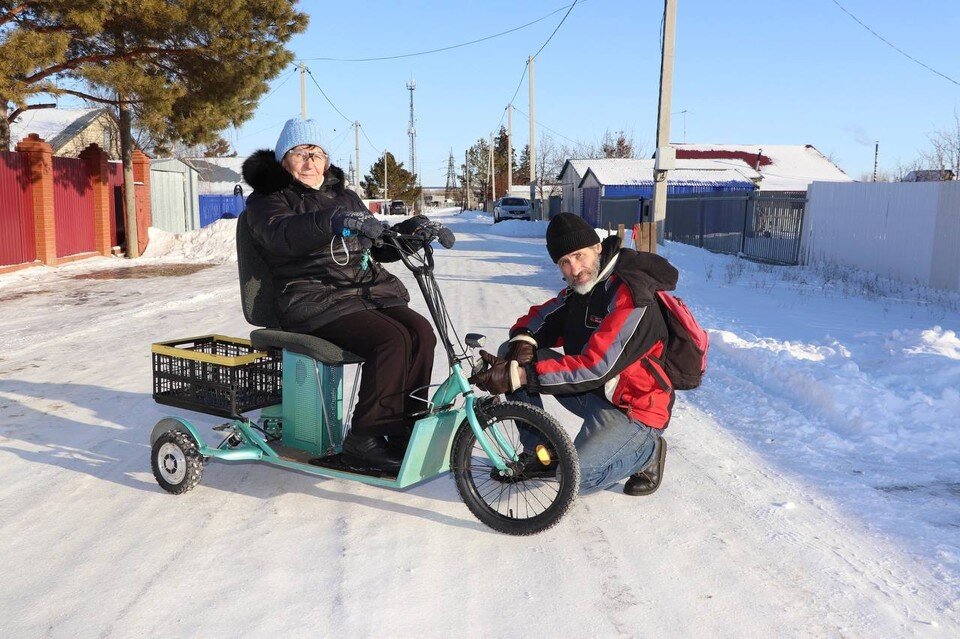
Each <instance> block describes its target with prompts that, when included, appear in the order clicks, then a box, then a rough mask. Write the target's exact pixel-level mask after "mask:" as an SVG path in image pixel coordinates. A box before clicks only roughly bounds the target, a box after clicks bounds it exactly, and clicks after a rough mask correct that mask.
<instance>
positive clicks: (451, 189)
mask: <svg viewBox="0 0 960 639" xmlns="http://www.w3.org/2000/svg"><path fill="white" fill-rule="evenodd" d="M456 190H457V169H456V164H455V163H454V160H453V149H450V159H449V160H447V188H445V189H444V190H443V197H444V199H446V200H452V199H453V196H454V194H455V193H456Z"/></svg>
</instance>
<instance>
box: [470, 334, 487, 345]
mask: <svg viewBox="0 0 960 639" xmlns="http://www.w3.org/2000/svg"><path fill="white" fill-rule="evenodd" d="M464 340H465V341H466V342H467V346H469V347H470V348H480V347H481V346H483V345H484V343H485V342H486V341H487V336H486V335H481V334H480V333H467V335H466V337H464Z"/></svg>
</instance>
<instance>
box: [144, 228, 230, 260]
mask: <svg viewBox="0 0 960 639" xmlns="http://www.w3.org/2000/svg"><path fill="white" fill-rule="evenodd" d="M149 233H150V244H149V245H148V246H147V250H146V251H144V253H143V257H149V258H159V259H163V260H165V261H176V262H212V263H217V264H222V263H225V262H236V261H237V241H236V236H237V220H236V219H224V220H217V221H216V222H214V223H213V224H211V225H209V226H206V227H204V228H202V229H199V230H197V231H188V232H186V233H168V232H167V231H161V230H160V229H158V228H155V227H153V226H151V227H150V230H149Z"/></svg>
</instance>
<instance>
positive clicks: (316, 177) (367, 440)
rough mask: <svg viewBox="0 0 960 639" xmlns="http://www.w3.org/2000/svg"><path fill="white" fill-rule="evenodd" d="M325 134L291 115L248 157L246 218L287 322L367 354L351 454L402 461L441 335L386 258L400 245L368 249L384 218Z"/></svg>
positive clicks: (355, 458) (363, 459) (347, 443)
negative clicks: (328, 146)
mask: <svg viewBox="0 0 960 639" xmlns="http://www.w3.org/2000/svg"><path fill="white" fill-rule="evenodd" d="M320 140H321V135H320V127H319V125H318V124H317V123H316V122H315V121H314V120H301V119H292V120H289V121H287V123H286V124H285V125H284V127H283V131H282V132H281V133H280V138H279V140H277V145H276V148H275V149H274V150H273V151H257V152H256V153H254V154H253V155H251V156H250V157H249V158H248V159H247V160H246V161H245V162H244V164H243V177H244V179H245V180H246V182H247V184H249V185H250V186H251V187H253V189H254V190H253V194H252V195H251V196H250V197H249V198H248V199H247V207H246V212H245V213H244V215H243V216H242V218H241V219H240V221H239V223H241V224H247V225H249V228H250V232H251V234H252V236H253V238H254V240H255V241H256V242H257V244H258V245H259V247H260V249H261V253H262V254H263V257H264V259H265V260H266V262H267V264H269V266H270V270H271V272H272V274H273V277H274V281H275V284H276V286H277V290H278V291H279V293H278V299H277V305H278V309H277V310H278V314H279V317H280V322H281V325H282V327H283V329H284V330H288V331H294V332H298V333H311V334H313V335H316V336H318V337H322V338H323V339H325V340H328V341H330V342H333V343H334V344H336V345H337V346H340V347H341V348H343V349H345V350H347V351H350V352H352V353H355V354H357V355H359V356H360V357H363V358H364V360H365V364H364V367H363V374H362V378H361V382H360V390H359V396H358V398H357V405H356V408H355V410H354V413H353V420H352V427H351V430H350V432H349V434H348V435H347V437H346V438H345V439H344V441H343V453H344V457H345V458H346V461H348V462H352V463H356V464H360V465H364V466H374V467H376V468H380V469H384V470H396V469H397V468H398V467H399V465H400V462H401V460H402V456H403V449H404V447H405V446H404V445H405V442H406V441H407V438H408V437H409V433H410V429H411V426H412V424H413V421H414V420H413V419H412V418H411V417H410V416H411V415H412V414H413V413H415V412H417V411H419V410H422V409H423V408H425V404H422V403H419V402H417V401H416V400H412V399H411V398H410V397H409V395H410V393H411V392H412V391H414V390H415V389H418V388H423V387H426V386H427V385H428V384H429V383H430V372H431V369H432V368H433V352H434V348H435V346H436V337H435V336H434V334H433V328H432V327H431V326H430V324H429V322H428V321H427V320H426V319H425V318H424V317H422V316H421V315H419V314H418V313H416V312H415V311H413V310H411V309H410V308H409V307H408V306H407V303H408V302H409V301H410V296H409V294H408V293H407V290H406V288H405V287H404V286H403V284H402V283H401V282H400V280H398V279H397V278H396V277H395V276H393V275H391V274H390V273H388V272H387V271H386V269H384V268H383V267H382V266H381V265H380V262H381V261H393V260H395V259H397V258H398V256H397V255H396V253H395V252H394V251H393V250H392V249H389V248H387V247H386V246H384V247H379V248H376V247H374V248H372V250H369V249H370V248H371V246H372V243H371V240H372V239H376V237H378V236H379V234H380V233H381V232H382V230H383V226H382V224H381V223H380V222H379V221H377V220H376V218H374V217H373V216H372V215H370V214H369V212H368V211H367V209H366V207H365V206H364V205H363V202H362V201H361V200H360V198H359V197H358V196H357V195H356V193H354V192H353V191H351V190H349V189H347V188H346V185H345V183H344V175H343V171H342V170H341V169H339V168H337V167H335V166H333V165H331V164H330V158H329V157H328V155H327V153H326V152H325V151H324V149H323V148H322V146H321V145H320ZM345 228H346V229H348V234H349V237H344V233H343V232H344V229H345ZM364 249H368V250H367V251H365V250H364ZM420 396H421V397H425V396H426V392H425V390H424V391H420ZM418 404H419V405H418ZM385 437H389V438H390V440H389V442H388V441H387V440H386V439H385Z"/></svg>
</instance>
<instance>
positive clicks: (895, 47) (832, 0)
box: [831, 0, 960, 87]
mask: <svg viewBox="0 0 960 639" xmlns="http://www.w3.org/2000/svg"><path fill="white" fill-rule="evenodd" d="M831 2H833V4H835V5H837V6H838V7H839V8H840V10H841V11H843V12H844V13H845V14H847V15H848V16H850V17H851V18H853V20H854V21H855V22H856V23H857V24H859V25H860V26H861V27H863V28H864V29H866V30H867V31H869V32H870V33H872V34H873V35H874V36H875V37H876V38H877V39H878V40H880V41H881V42H883V43H884V44H886V45H887V46H889V47H890V48H891V49H893V50H894V51H896V52H897V53H899V54H900V55H902V56H904V57H905V58H907V59H909V60H912V61H913V62H916V63H917V64H919V65H920V66H921V67H923V68H924V69H926V70H927V71H931V72H933V73H936V74H937V75H939V76H940V77H941V78H943V79H945V80H947V81H949V82H953V83H954V84H955V85H957V86H958V87H960V82H957V81H956V80H954V79H953V78H951V77H950V76H948V75H944V74H943V73H940V72H939V71H937V70H936V69H934V68H933V67H931V66H929V65H927V64H924V63H923V62H921V61H920V60H917V59H916V58H915V57H913V56H912V55H910V54H909V53H907V52H906V51H904V50H903V49H901V48H900V47H898V46H897V45H895V44H894V43H892V42H890V41H889V40H887V39H886V38H884V37H883V36H882V35H880V34H879V33H877V32H876V31H874V30H873V29H871V28H870V27H868V26H867V25H866V24H864V23H863V21H862V20H860V18H858V17H857V16H855V15H853V14H852V13H850V11H848V10H847V8H846V7H844V6H843V5H842V4H840V3H839V2H837V0H831Z"/></svg>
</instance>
